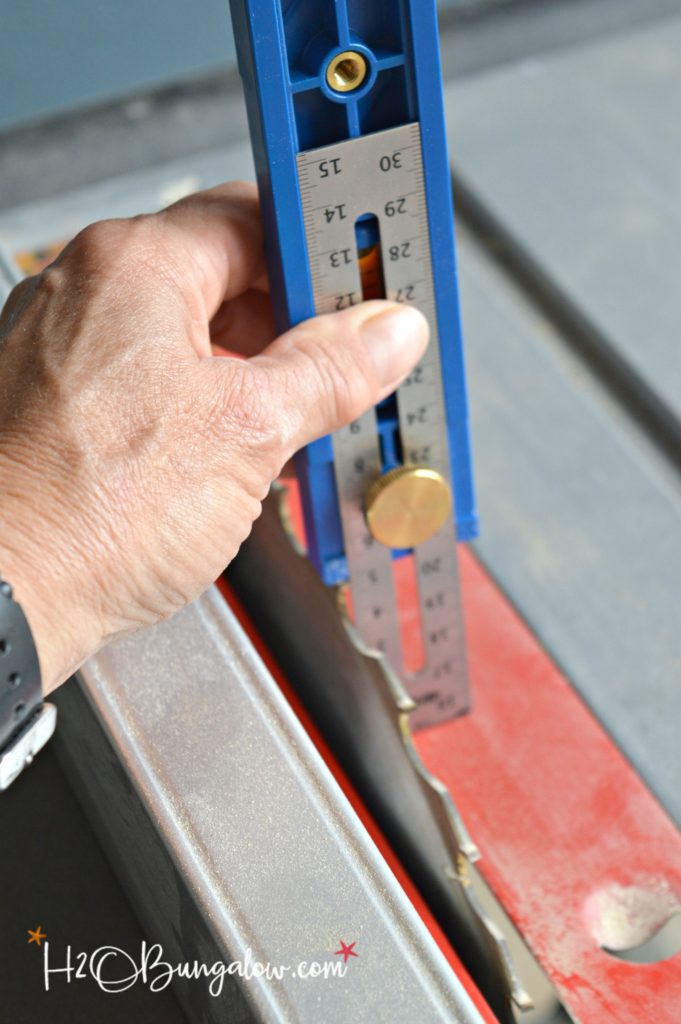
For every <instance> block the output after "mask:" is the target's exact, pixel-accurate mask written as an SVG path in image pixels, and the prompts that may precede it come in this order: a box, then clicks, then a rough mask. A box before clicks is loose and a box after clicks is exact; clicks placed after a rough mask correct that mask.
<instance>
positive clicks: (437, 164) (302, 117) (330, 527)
mask: <svg viewBox="0 0 681 1024" xmlns="http://www.w3.org/2000/svg"><path fill="white" fill-rule="evenodd" d="M230 2H231V10H232V22H233V27H234V34H235V38H236V43H237V52H238V58H239V68H240V72H241V76H242V79H243V83H244V90H245V96H246V103H247V107H248V116H249V124H250V131H251V140H252V144H253V151H254V158H255V165H256V171H257V176H258V186H259V189H260V196H261V203H262V211H263V218H264V224H265V238H266V248H267V258H268V265H269V273H270V282H271V292H272V301H273V305H274V311H275V317H276V321H277V327H278V329H279V330H280V331H284V330H287V329H288V328H289V327H291V326H294V325H295V324H298V323H300V321H302V320H305V319H307V318H308V317H311V316H314V313H315V307H314V298H313V290H312V281H311V278H310V270H309V266H308V255H307V243H306V238H305V229H304V224H303V213H302V207H301V201H300V191H299V185H298V173H297V164H296V157H297V154H298V153H299V152H303V151H305V150H309V149H315V148H317V147H319V146H324V145H329V144H331V143H335V142H341V141H344V140H346V139H351V138H356V137H358V136H360V135H366V134H368V133H371V132H376V131H381V130H384V129H388V128H394V127H397V126H398V125H402V124H407V123H410V122H413V121H418V122H420V125H421V137H422V145H423V165H424V178H425V187H426V197H427V206H428V221H429V228H430V240H431V255H432V269H433V278H434V286H435V297H436V307H437V318H438V331H439V336H440V348H441V353H440V354H441V364H442V374H443V384H444V391H445V402H446V407H447V421H448V429H449V443H450V452H451V465H452V480H453V484H454V493H455V511H456V525H457V535H458V538H459V539H460V540H469V539H471V538H472V537H474V536H476V534H477V528H478V520H477V512H476V507H475V495H474V488H473V473H472V459H471V448H470V437H469V427H468V400H467V394H466V379H465V368H464V360H463V344H462V335H461V321H460V312H459V297H458V287H457V272H456V256H455V248H454V212H453V205H452V192H451V179H450V171H449V160H448V153H447V143H446V134H445V124H444V106H443V95H442V77H441V70H440V52H439V39H438V28H437V15H436V3H435V0H230ZM346 50H353V51H355V52H357V51H359V52H360V53H361V54H362V55H363V56H364V57H365V59H366V61H367V64H368V73H367V75H366V78H365V80H364V81H363V83H362V85H361V86H360V88H359V89H357V90H355V91H354V92H346V93H338V92H335V91H334V90H332V89H331V88H330V87H329V86H328V84H327V81H326V69H327V66H328V63H329V61H330V60H331V59H332V58H333V57H334V56H336V55H337V54H339V53H342V52H344V51H346ZM394 410H395V406H394V402H393V403H390V402H387V403H384V406H383V407H382V409H381V410H379V419H378V422H379V431H380V434H381V448H382V453H383V460H384V466H383V469H390V468H393V467H394V466H395V465H396V464H398V463H399V461H400V457H399V456H400V453H399V442H398V440H397V430H398V428H397V420H396V416H395V413H394ZM297 468H298V475H299V479H300V485H301V494H302V499H303V508H304V513H305V521H306V529H307V539H308V547H309V552H310V557H311V558H312V561H313V562H314V564H315V565H316V567H317V570H318V571H319V573H320V574H321V576H322V578H323V579H324V581H325V582H326V583H329V584H333V583H338V582H342V581H343V580H345V579H347V575H348V573H347V565H346V560H345V556H344V550H343V534H342V528H341V519H340V511H339V503H338V494H337V490H336V483H335V477H334V471H333V446H332V441H331V438H329V437H325V438H322V439H321V440H319V441H316V442H315V443H313V444H311V445H309V446H308V447H307V448H306V449H304V450H303V451H302V452H301V453H300V454H299V455H298V459H297Z"/></svg>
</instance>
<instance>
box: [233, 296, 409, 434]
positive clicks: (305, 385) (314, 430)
mask: <svg viewBox="0 0 681 1024" xmlns="http://www.w3.org/2000/svg"><path fill="white" fill-rule="evenodd" d="M428 335H429V330H428V322H427V320H426V318H425V317H424V316H423V315H422V314H421V313H420V312H419V311H418V310H417V309H414V307H413V306H405V305H401V304H399V303H396V302H385V301H374V302H365V303H362V304H361V305H359V306H354V307H352V308H350V309H347V310H344V311H343V312H342V313H331V314H327V315H324V316H318V317H314V318H313V319H312V320H306V321H304V322H303V323H301V324H299V325H298V326H297V327H294V328H293V329H292V330H290V331H288V332H287V333H286V334H283V335H282V336H281V337H280V338H277V340H276V341H275V342H273V343H272V344H271V345H270V346H269V347H268V348H267V349H265V351H264V352H263V353H262V354H261V355H259V356H256V357H255V358H253V359H251V361H250V366H251V367H252V368H253V369H254V370H255V371H256V376H259V377H260V383H261V386H262V387H263V389H264V393H265V395H266V396H267V398H268V400H269V402H271V405H270V408H271V409H272V415H273V416H275V417H276V418H277V426H278V428H279V429H280V432H281V433H280V436H281V440H282V442H283V445H284V447H285V449H287V450H288V452H289V453H293V452H294V451H297V450H298V449H299V448H302V447H303V446H304V445H306V444H309V443H310V442H311V441H314V440H316V438H318V437H321V436H323V435H324V434H330V433H332V432H333V431H334V430H338V429H339V428H340V427H343V426H346V425H347V424H348V423H351V422H352V421H353V420H356V419H358V418H359V417H360V416H361V415H362V414H363V413H364V412H366V410H367V409H369V408H370V407H371V406H372V405H376V404H377V403H378V402H380V401H382V399H384V398H386V397H387V396H388V395H390V394H392V392H393V391H395V389H396V388H397V387H398V385H399V384H400V383H401V382H402V381H403V380H404V378H405V377H406V376H407V374H408V373H409V372H410V370H412V369H413V367H414V366H415V365H416V363H417V362H418V361H419V359H420V358H421V356H422V355H423V353H424V352H425V349H426V346H427V344H428Z"/></svg>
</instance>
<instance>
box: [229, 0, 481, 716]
mask: <svg viewBox="0 0 681 1024" xmlns="http://www.w3.org/2000/svg"><path fill="white" fill-rule="evenodd" d="M230 4H231V10H232V20H233V26H234V36H235V39H236V43H237V53H238V57H239V67H240V70H241V74H242V77H243V82H244V93H245V97H246V103H247V107H248V116H249V124H250V129H251V138H252V142H253V153H254V158H255V164H256V169H257V174H258V184H259V189H260V195H261V205H262V211H263V219H264V226H265V239H266V246H267V252H268V265H269V271H270V285H271V295H272V301H273V307H274V311H275V315H276V318H277V324H278V326H279V328H280V329H282V330H284V329H286V328H287V327H290V326H291V325H293V324H297V323H300V322H301V321H302V320H305V319H307V318H309V317H311V316H313V315H314V314H315V313H327V312H333V311H337V310H342V309H344V308H347V307H348V306H350V305H353V304H355V303H359V302H361V301H362V300H363V299H366V298H380V297H384V298H388V299H393V300H396V301H398V302H405V303H411V304H413V305H414V306H417V307H418V308H419V309H420V310H421V311H422V312H423V313H424V314H425V316H426V317H427V319H428V321H429V323H430V329H431V341H430V345H429V348H428V352H427V354H426V355H425V357H424V359H423V361H422V362H421V364H420V365H419V366H418V367H417V368H416V369H415V370H414V371H413V373H412V374H411V375H410V377H409V379H408V380H407V381H405V383H404V384H403V385H402V386H401V387H400V389H399V391H398V393H397V395H396V396H391V397H389V398H388V399H386V400H385V401H384V402H382V403H381V405H380V406H379V407H378V408H377V409H376V410H372V411H371V412H368V413H367V414H366V415H365V416H363V417H362V418H361V419H359V420H358V421H357V422H355V423H352V424H351V425H350V426H349V427H348V428H347V429H345V430H342V431H340V433H338V434H337V435H335V436H334V437H333V438H320V439H319V440H317V441H315V442H313V443H312V444H310V445H308V446H307V448H305V449H304V450H303V451H302V452H300V453H299V454H298V458H297V469H298V476H299V481H300V489H301V497H302V503H303V510H304V515H305V525H306V532H307V540H308V552H309V556H310V560H311V561H312V563H313V565H314V566H315V568H316V569H317V571H318V573H319V575H320V576H321V578H322V579H323V581H324V582H325V583H326V584H327V585H329V586H336V585H345V584H347V583H348V582H349V585H350V594H351V598H352V600H351V614H352V616H353V618H354V621H355V625H356V627H357V633H358V634H359V636H360V637H361V639H362V641H363V642H364V643H365V644H366V645H367V646H368V647H370V648H372V649H375V650H380V651H383V652H384V653H385V655H386V657H387V659H388V661H389V663H390V665H391V666H392V668H393V669H394V670H395V671H396V672H397V673H398V675H399V676H400V678H401V680H402V682H403V684H404V686H405V689H406V690H407V691H408V693H409V695H410V696H411V697H412V698H413V699H414V701H415V702H416V704H417V710H416V712H415V713H414V715H413V716H412V718H411V719H410V721H411V724H412V726H414V727H416V728H419V727H421V726H424V725H430V724H433V723H436V722H440V721H442V720H444V719H446V718H452V717H454V716H456V715H458V714H461V713H462V712H464V711H466V710H467V708H468V704H469V699H468V684H467V673H466V659H465V652H464V637H463V627H462V614H461V604H460V597H459V581H458V571H457V554H456V540H457V536H458V538H459V539H460V540H470V539H471V538H472V537H474V536H475V535H476V533H477V512H476V508H475V494H474V487H473V475H472V459H471V451H470V443H469V436H468V412H467V398H466V379H465V368H464V361H463V348H462V340H461V331H460V316H459V307H458V292H457V280H456V258H455V250H454V225H453V210H452V198H451V180H450V172H449V161H448V156H447V144H446V137H445V126H444V108H443V95H442V78H441V72H440V58H439V46H438V27H437V9H436V2H435V0H362V2H361V3H360V2H359V0H322V2H317V0H309V2H307V0H306V2H302V0H230ZM405 570H408V572H406V571H405ZM405 580H406V582H405ZM412 599H413V606H412V605H411V604H410V602H411V601H412ZM410 617H411V618H410ZM407 620H408V621H407ZM407 627H408V628H407ZM417 637H418V638H419V642H418V643H416V642H415V639H416V638H417Z"/></svg>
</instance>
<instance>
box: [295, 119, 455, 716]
mask: <svg viewBox="0 0 681 1024" xmlns="http://www.w3.org/2000/svg"><path fill="white" fill-rule="evenodd" d="M298 173H299V182H300V195H301V200H302V207H303V215H304V221H305V233H306V238H307V244H308V251H309V262H310V271H311V276H312V284H313V290H314V300H315V310H316V312H317V313H328V312H333V311H335V310H339V309H343V308H345V307H347V306H349V305H353V304H355V303H359V302H361V301H362V298H363V287H362V278H361V273H360V263H359V253H358V247H357V237H356V224H357V222H358V220H359V219H360V218H361V217H362V216H364V215H366V214H372V215H373V216H375V217H376V219H377V221H378V224H379V227H380V248H381V256H382V266H383V276H384V286H385V296H386V298H388V299H393V300H396V301H398V302H409V303H411V304H412V305H414V306H416V307H418V308H419V309H420V310H421V312H422V313H423V314H424V315H425V316H426V318H427V319H428V321H429V324H430V329H431V341H430V344H429V346H428V349H427V352H426V354H425V356H424V358H423V359H422V361H421V363H420V364H419V365H418V366H417V367H416V369H415V370H414V371H413V372H412V374H411V375H410V376H409V378H408V379H407V380H406V381H405V383H404V384H403V385H402V386H401V387H400V388H399V390H398V392H397V403H398V413H399V431H400V437H401V442H402V448H403V454H404V461H405V463H407V464H413V465H427V466H428V467H431V468H432V469H434V470H436V471H437V472H438V473H439V474H440V475H441V476H442V478H444V480H446V481H447V483H448V485H449V487H450V488H453V483H452V479H451V469H450V466H451V460H450V452H449V441H448V428H447V416H446V409H445V401H444V394H443V388H442V373H441V365H440V344H439V338H438V324H437V316H436V309H435V296H434V288H433V279H432V271H431V254H430V232H429V226H428V214H427V206H426V194H425V187H424V177H423V161H422V154H421V132H420V126H419V124H417V123H414V124H407V125H402V126H400V127H398V128H393V129H389V130H387V131H382V132H377V133H375V134H371V135H366V136H363V137H361V138H356V139H350V140H347V141H345V142H341V143H337V144H336V145H332V146H325V147H322V148H320V149H315V150H311V151H307V152H304V153H300V154H299V155H298ZM333 450H334V471H335V478H336V485H337V489H338V496H339V501H340V513H341V520H342V525H343V538H344V542H345V555H346V558H347V561H348V567H349V574H350V581H351V587H352V603H353V608H354V618H355V622H356V625H357V628H358V630H359V633H360V635H361V636H362V639H363V640H364V642H365V643H367V644H368V645H369V646H370V647H373V648H376V649H378V650H380V651H383V652H384V653H385V654H386V656H387V657H388V659H389V661H390V663H391V665H392V667H393V668H394V669H395V670H397V671H398V674H400V675H401V677H402V678H403V681H404V683H405V686H406V688H407V690H408V692H409V694H410V696H411V697H412V698H413V699H414V700H415V701H416V702H417V704H418V710H417V711H416V712H415V714H414V725H415V726H416V727H420V726H424V725H429V724H433V723H434V722H437V721H440V720H442V719H443V718H447V717H452V716H453V715H456V714H460V713H462V712H463V711H465V710H467V708H468V703H469V695H468V680H467V671H466V659H465V645H464V636H463V623H462V614H461V602H460V595H459V583H458V567H457V557H456V547H455V540H456V525H455V519H454V514H453V511H452V514H451V515H450V516H449V518H448V520H447V521H446V522H445V523H444V525H443V526H442V527H441V528H440V529H439V530H438V531H437V533H436V534H435V535H434V536H433V537H432V538H431V539H429V540H427V541H425V542H424V543H422V544H420V545H418V546H417V547H416V548H415V550H414V558H415V563H416V573H417V579H418V600H419V607H420V615H421V633H422V638H423V652H424V664H423V667H422V668H421V669H420V671H418V672H416V673H414V674H409V673H408V672H407V671H406V670H405V668H404V662H405V657H404V652H403V650H402V643H401V637H400V626H399V621H398V612H397V604H396V598H395V585H394V578H393V555H392V553H391V551H390V549H389V548H387V547H385V546H384V545H383V544H381V543H379V542H378V541H377V540H376V539H375V538H374V536H373V535H372V533H371V531H370V529H369V527H368V525H367V521H366V516H365V508H364V502H365V497H366V495H367V492H368V490H369V488H370V487H371V485H372V483H373V482H374V480H375V479H376V478H377V476H378V475H379V474H380V472H381V467H382V457H381V451H380V443H379V435H378V429H377V418H376V411H375V410H373V409H372V410H370V411H369V412H367V413H366V414H365V415H364V416H363V417H362V418H361V419H359V420H357V421H356V422H354V423H352V424H351V425H350V426H349V427H347V428H345V429H344V430H341V431H339V432H338V433H337V434H336V435H334V438H333ZM452 508H453V506H452Z"/></svg>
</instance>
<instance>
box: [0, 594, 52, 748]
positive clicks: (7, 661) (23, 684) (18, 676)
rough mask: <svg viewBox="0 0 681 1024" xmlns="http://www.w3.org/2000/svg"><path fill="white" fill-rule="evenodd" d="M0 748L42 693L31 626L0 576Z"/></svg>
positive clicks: (31, 711) (28, 715)
mask: <svg viewBox="0 0 681 1024" xmlns="http://www.w3.org/2000/svg"><path fill="white" fill-rule="evenodd" d="M0 682H1V683H2V685H1V686H0V750H2V748H3V747H4V746H5V744H6V743H8V742H9V740H10V739H11V738H12V736H13V735H14V734H15V733H16V732H19V731H20V730H21V728H22V726H24V725H25V724H26V722H28V720H29V719H30V718H32V717H33V715H34V714H35V713H36V711H37V710H38V708H39V706H40V704H41V703H42V699H43V693H42V686H41V682H40V666H39V664H38V653H37V651H36V649H35V644H34V642H33V636H32V634H31V627H30V626H29V624H28V621H27V620H26V616H25V615H24V613H23V611H22V608H21V605H19V604H17V602H16V601H15V600H14V599H13V597H12V588H11V587H10V585H9V583H5V581H4V580H2V579H0Z"/></svg>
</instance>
